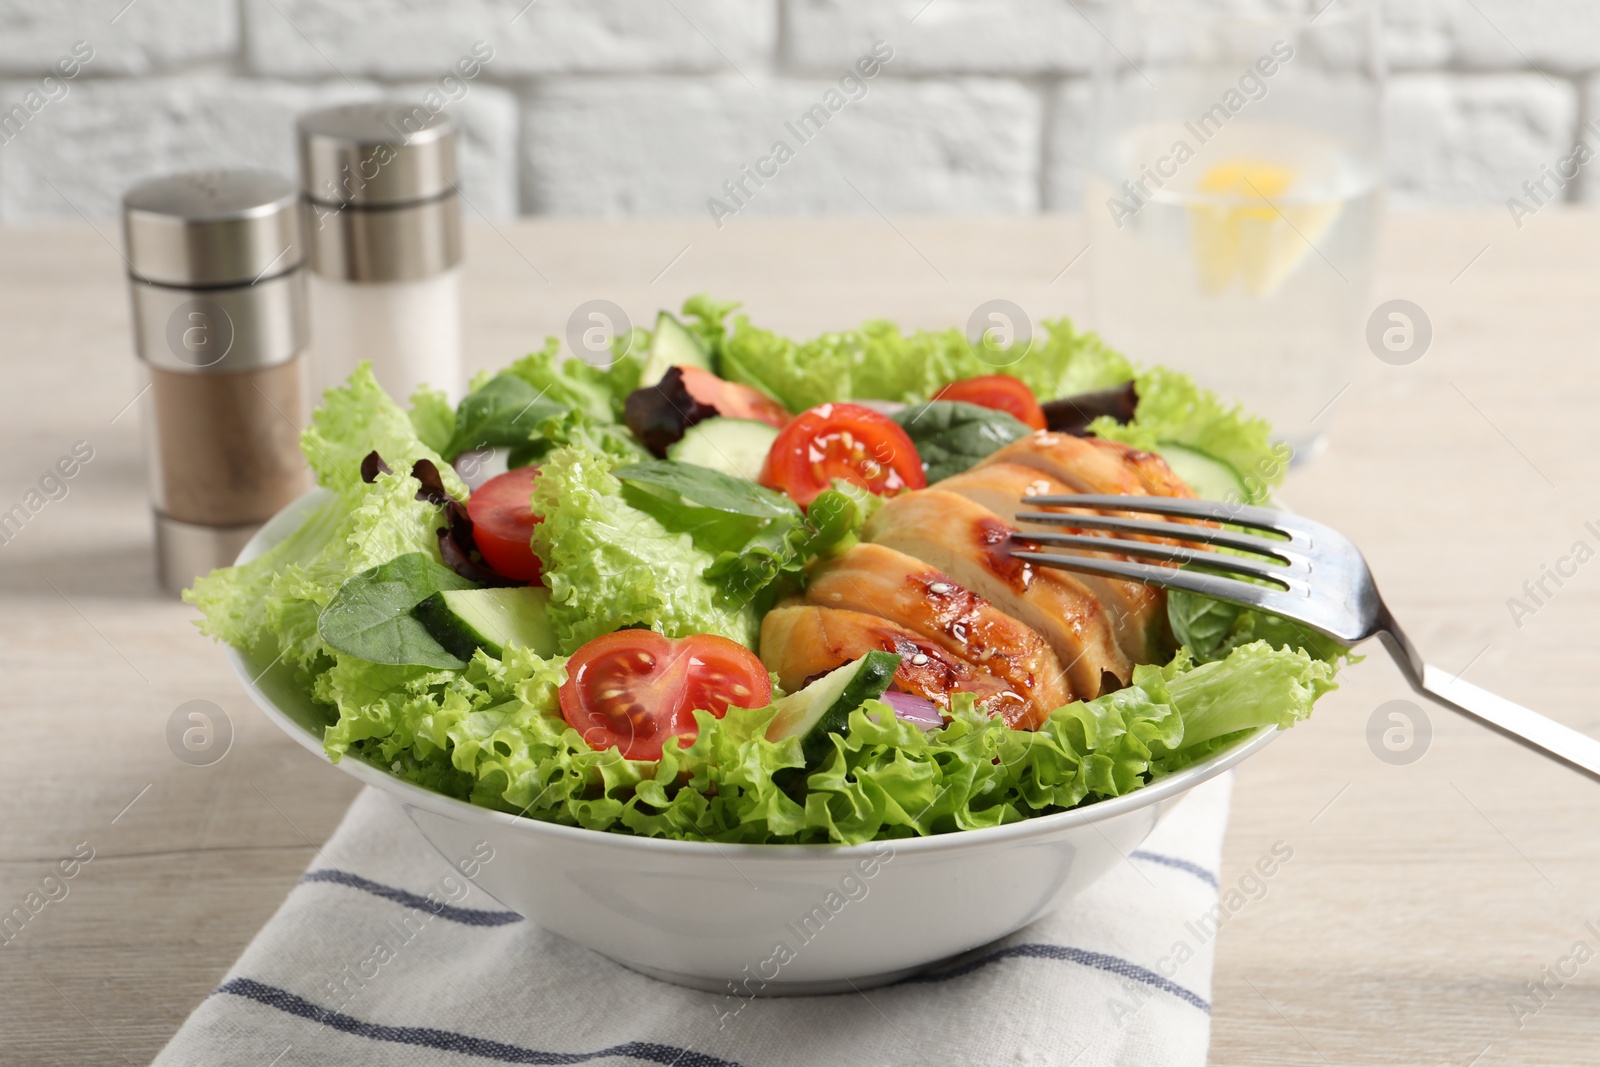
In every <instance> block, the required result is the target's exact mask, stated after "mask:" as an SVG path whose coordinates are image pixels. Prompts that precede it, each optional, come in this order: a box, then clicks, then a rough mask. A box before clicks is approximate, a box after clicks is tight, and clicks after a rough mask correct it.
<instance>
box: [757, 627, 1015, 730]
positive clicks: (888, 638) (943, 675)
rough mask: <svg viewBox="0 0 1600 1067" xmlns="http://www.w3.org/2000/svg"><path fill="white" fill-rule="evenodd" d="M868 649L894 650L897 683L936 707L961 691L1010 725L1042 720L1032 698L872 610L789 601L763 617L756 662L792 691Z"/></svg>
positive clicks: (901, 687) (858, 657) (862, 654)
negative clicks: (870, 613)
mask: <svg viewBox="0 0 1600 1067" xmlns="http://www.w3.org/2000/svg"><path fill="white" fill-rule="evenodd" d="M873 649H882V650H883V651H885V652H896V653H899V655H900V666H899V668H898V669H897V670H896V671H895V673H894V682H895V687H896V688H898V689H902V690H904V691H905V692H907V693H915V694H916V695H917V696H921V697H926V698H928V699H929V700H931V701H933V702H934V703H935V704H937V705H938V706H939V707H940V708H948V707H949V706H950V694H951V693H955V692H962V693H971V694H973V696H975V697H976V698H977V704H978V707H980V708H982V709H983V710H984V711H986V712H987V713H989V714H990V715H999V716H1000V717H1001V718H1003V719H1004V720H1005V721H1006V724H1007V725H1010V726H1023V725H1024V724H1027V725H1028V726H1030V727H1031V726H1036V725H1038V721H1040V720H1042V718H1043V716H1039V718H1038V719H1034V718H1033V716H1034V708H1033V705H1032V703H1030V702H1029V701H1028V700H1027V699H1026V698H1024V697H1023V696H1022V695H1021V694H1019V693H1016V692H1014V691H1013V690H1012V689H1011V687H1010V686H1009V685H1008V684H1007V683H1006V682H1005V681H1003V680H1001V679H1000V678H997V677H995V676H994V675H992V674H990V673H989V672H988V671H986V670H983V669H982V668H980V667H976V666H974V665H973V664H971V663H968V662H967V661H966V660H964V659H962V658H961V657H960V656H956V655H954V654H952V653H950V652H948V651H946V650H945V649H944V648H943V647H942V646H941V645H939V644H938V643H937V642H935V641H931V640H929V639H928V638H926V637H922V636H920V635H918V634H915V633H912V632H911V631H910V630H908V629H906V628H905V627H903V626H897V625H895V624H894V623H892V622H890V621H888V620H887V619H881V618H879V617H878V616H876V615H868V614H866V613H865V612H860V611H846V610H844V609H842V608H824V607H818V606H817V605H815V604H807V603H804V602H803V601H794V600H791V601H786V602H784V603H782V604H779V605H778V606H777V607H775V608H773V609H772V610H771V611H769V612H767V616H766V618H765V619H763V620H762V621H761V662H762V663H764V664H766V667H767V670H769V671H771V672H772V673H774V674H776V675H777V676H778V684H779V685H781V686H783V688H784V689H785V690H787V691H789V692H791V693H792V692H794V691H795V690H797V689H801V688H803V687H804V686H805V684H806V683H807V682H809V681H811V680H812V679H813V678H815V677H816V676H818V675H820V674H826V673H827V672H829V671H831V670H833V669H834V668H836V667H840V666H843V665H844V664H846V663H849V662H851V661H852V660H857V659H860V658H861V657H862V656H864V655H866V654H867V653H868V652H871V651H872V650H873Z"/></svg>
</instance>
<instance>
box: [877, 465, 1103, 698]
mask: <svg viewBox="0 0 1600 1067" xmlns="http://www.w3.org/2000/svg"><path fill="white" fill-rule="evenodd" d="M1036 436H1038V435H1036ZM1015 531H1016V527H1015V526H1013V525H1012V524H1011V523H1008V522H1006V521H1004V520H1002V519H1001V518H1000V517H999V516H998V515H996V514H995V513H994V512H992V511H990V510H989V509H988V508H986V507H984V506H983V505H981V504H976V503H974V502H973V501H971V500H968V499H967V498H966V497H964V496H961V495H959V494H957V493H951V492H947V491H945V490H943V489H921V490H917V491H916V492H911V493H902V494H901V495H900V496H897V497H894V498H892V499H890V500H888V501H887V502H885V504H884V505H883V507H882V508H880V509H879V510H878V511H877V513H876V514H874V515H873V516H872V518H870V519H868V520H867V524H866V527H865V528H864V530H863V534H864V536H865V538H866V539H867V540H868V541H871V542H873V543H874V544H880V545H884V546H885V547H888V548H892V549H895V550H896V551H899V552H904V553H906V554H907V555H909V556H915V557H916V558H917V559H920V560H922V561H923V562H925V563H928V564H930V565H931V566H933V567H935V568H937V569H939V570H941V571H943V572H944V573H945V574H948V575H949V576H950V577H951V578H953V579H955V581H957V582H958V583H960V584H961V585H963V586H965V587H966V588H968V589H970V590H972V591H973V592H974V593H976V594H978V595H979V596H981V597H983V598H984V599H985V600H987V601H989V602H990V603H991V604H993V605H994V606H995V607H997V608H999V609H1000V610H1001V611H1003V612H1005V613H1006V614H1007V615H1010V616H1012V617H1014V618H1016V619H1017V620H1019V621H1021V622H1022V623H1024V624H1026V625H1028V626H1031V627H1033V628H1034V629H1035V630H1037V631H1039V633H1040V635H1042V636H1043V637H1044V639H1045V640H1046V641H1047V642H1049V644H1050V647H1051V648H1052V649H1053V650H1054V651H1055V653H1056V655H1057V656H1058V657H1059V658H1060V660H1061V662H1062V664H1063V666H1065V668H1066V671H1067V677H1068V678H1069V679H1070V681H1071V684H1072V691H1073V694H1074V695H1075V696H1076V697H1078V698H1079V699H1081V700H1090V699H1092V698H1094V697H1096V696H1099V695H1100V693H1101V692H1102V690H1105V689H1110V688H1114V686H1111V685H1107V684H1105V681H1104V677H1103V676H1104V675H1106V674H1110V675H1112V676H1113V677H1114V678H1115V679H1116V683H1117V684H1118V685H1125V684H1126V683H1127V681H1128V679H1129V677H1130V676H1131V674H1132V671H1133V664H1132V662H1131V661H1130V660H1129V659H1128V657H1127V655H1126V654H1124V653H1123V651H1122V649H1121V648H1120V647H1118V645H1117V642H1116V639H1115V638H1114V637H1113V636H1112V633H1111V625H1110V622H1109V620H1108V619H1107V618H1106V610H1105V608H1104V607H1102V606H1101V604H1100V601H1099V599H1098V598H1097V597H1096V596H1095V595H1094V593H1093V592H1091V591H1090V590H1089V588H1088V587H1087V586H1085V585H1084V584H1083V583H1082V582H1080V581H1078V580H1077V578H1076V577H1074V576H1072V575H1069V574H1067V573H1065V572H1063V571H1054V570H1049V569H1045V568H1040V567H1035V566H1033V565H1032V564H1030V563H1028V562H1027V561H1026V560H1020V559H1017V558H1016V557H1015V556H1014V555H1012V553H1011V548H1010V543H1009V538H1010V536H1011V534H1012V533H1014V532H1015Z"/></svg>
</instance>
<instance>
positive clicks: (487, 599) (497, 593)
mask: <svg viewBox="0 0 1600 1067" xmlns="http://www.w3.org/2000/svg"><path fill="white" fill-rule="evenodd" d="M549 603H550V590H548V589H544V588H541V587H539V586H531V585H517V586H511V587H509V588H506V589H446V590H444V591H443V592H439V593H435V594H433V595H432V596H430V597H429V598H428V599H426V600H424V601H423V602H422V603H421V604H418V605H417V607H416V616H417V618H418V619H419V620H421V622H422V625H423V626H424V627H425V628H426V629H427V631H428V633H430V634H432V635H433V639H434V640H435V641H438V642H439V643H440V644H441V645H443V646H444V647H445V648H447V649H449V650H450V651H451V652H453V653H455V654H456V655H457V656H460V657H461V658H462V659H471V658H472V653H473V652H475V651H477V650H478V649H480V648H481V649H483V650H484V651H485V652H487V653H489V655H491V656H494V657H496V658H499V657H501V656H503V655H505V651H506V649H507V648H528V649H532V650H533V653H534V655H536V656H542V657H545V658H548V657H550V656H554V655H555V654H556V653H557V652H559V651H560V649H559V647H558V646H557V645H556V634H555V630H554V629H552V628H551V626H550V616H549V614H548V612H547V610H546V608H547V605H549Z"/></svg>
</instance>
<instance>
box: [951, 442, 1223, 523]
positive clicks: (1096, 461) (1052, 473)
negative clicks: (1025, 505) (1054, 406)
mask: <svg viewBox="0 0 1600 1067" xmlns="http://www.w3.org/2000/svg"><path fill="white" fill-rule="evenodd" d="M1007 463H1009V464H1016V465H1018V466H1022V467H1031V468H1032V469H1034V470H1036V471H1038V472H1040V473H1041V474H1043V475H1046V476H1047V477H1050V478H1054V479H1055V480H1056V481H1058V482H1060V483H1061V484H1063V485H1065V486H1067V487H1068V490H1069V491H1070V492H1075V493H1117V494H1121V495H1123V496H1181V497H1192V496H1194V490H1192V489H1190V488H1189V487H1188V485H1186V484H1185V483H1184V481H1183V479H1181V478H1179V477H1178V476H1177V475H1176V474H1174V473H1173V472H1172V469H1171V468H1170V467H1168V466H1167V461H1166V460H1164V459H1162V458H1161V457H1160V456H1158V455H1156V454H1155V453H1154V452H1141V451H1140V450H1139V449H1137V448H1130V447H1129V446H1127V445H1124V444H1119V443H1118V442H1116V441H1103V440H1101V439H1100V438H1098V437H1074V436H1073V435H1071V434H1065V433H1049V432H1043V433H1035V434H1030V435H1028V436H1027V437H1021V438H1018V439H1017V440H1015V441H1013V442H1012V443H1011V444H1009V445H1007V446H1006V447H1004V448H1002V449H1000V450H999V451H998V452H995V453H993V454H992V455H990V456H989V457H988V458H986V459H984V460H983V461H982V462H980V463H979V464H978V465H977V466H976V467H973V468H972V470H971V471H968V472H967V473H969V474H976V473H978V472H981V471H987V470H989V469H990V468H991V467H994V466H998V465H1000V464H1007ZM1098 513H1099V514H1105V515H1126V516H1130V517H1132V518H1142V519H1148V518H1150V517H1151V516H1149V515H1140V514H1136V513H1133V512H1125V511H1106V510H1104V509H1101V510H1100V511H1099V512H1098ZM1176 521H1178V522H1185V521H1194V520H1185V519H1178V520H1176ZM1132 536H1133V537H1134V538H1135V539H1136V540H1140V541H1163V542H1165V543H1168V544H1177V543H1178V542H1176V541H1170V540H1168V539H1166V538H1159V537H1148V536H1145V535H1142V534H1135V535H1132Z"/></svg>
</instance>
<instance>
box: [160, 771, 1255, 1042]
mask: <svg viewBox="0 0 1600 1067" xmlns="http://www.w3.org/2000/svg"><path fill="white" fill-rule="evenodd" d="M1230 788H1231V776H1230V775H1224V776H1222V777H1220V778H1218V779H1214V780H1213V781H1211V782H1209V783H1206V784H1205V785H1202V786H1200V787H1199V788H1197V789H1196V790H1195V791H1194V792H1193V793H1192V794H1190V796H1189V797H1188V798H1187V799H1186V800H1185V801H1184V802H1183V803H1182V804H1180V805H1179V806H1178V807H1177V808H1176V809H1175V810H1174V811H1173V812H1172V813H1171V815H1170V816H1169V817H1168V818H1167V819H1166V821H1165V822H1163V823H1162V825H1161V826H1160V827H1158V828H1157V829H1156V831H1155V833H1154V834H1152V835H1151V837H1150V838H1149V840H1148V841H1147V842H1146V843H1145V844H1144V845H1143V846H1142V847H1141V848H1140V849H1139V850H1138V851H1136V852H1134V853H1133V854H1132V855H1131V856H1129V857H1128V860H1127V862H1125V863H1122V864H1119V865H1118V866H1117V868H1116V869H1114V870H1113V871H1112V872H1111V873H1110V874H1108V875H1107V876H1106V877H1105V878H1104V879H1102V880H1101V881H1100V882H1099V883H1097V884H1096V885H1095V886H1093V887H1092V888H1091V889H1090V890H1089V891H1088V892H1086V893H1085V894H1083V895H1082V896H1080V897H1078V898H1077V899H1076V900H1075V901H1073V902H1072V903H1071V904H1070V905H1069V906H1067V907H1066V908H1063V909H1062V910H1061V911H1060V912H1059V913H1057V914H1056V915H1054V916H1051V917H1049V918H1045V919H1042V920H1040V921H1039V922H1037V923H1034V924H1033V925H1032V926H1029V927H1027V928H1026V929H1024V930H1022V931H1020V932H1018V933H1016V934H1014V935H1012V936H1011V937H1008V938H1006V939H1005V940H1004V941H1001V942H998V943H996V944H993V945H988V946H985V947H984V948H982V949H978V950H976V951H975V952H973V953H971V954H969V955H968V956H967V957H965V958H963V959H961V960H958V961H955V962H952V963H948V964H945V965H943V966H942V967H941V968H940V969H938V970H936V971H933V972H930V973H925V974H922V975H920V976H918V977H915V978H912V979H910V980H908V981H904V982H901V983H899V984H898V985H893V986H888V987H884V988H880V989H872V990H867V991H866V992H864V993H848V994H842V995H838V996H824V997H790V998H775V999H756V1000H749V1001H738V1003H737V1004H736V1005H735V1006H734V1008H733V1009H730V1008H729V1007H728V999H729V998H727V997H724V996H721V995H717V994H712V993H702V992H696V991H694V990H690V989H684V988H680V987H678V986H674V985H669V984H666V983H663V982H659V981H656V980H654V979H651V978H646V977H644V976H643V975H639V974H635V973H634V972H632V971H629V970H627V969H626V968H624V967H622V966H620V965H618V964H616V963H612V962H611V961H610V960H608V959H605V958H604V957H602V956H599V955H597V954H595V953H594V952H591V951H590V950H588V949H586V948H582V947H580V946H578V945H576V944H573V943H572V942H570V941H567V940H565V939H564V938H561V937H559V936H557V935H555V934H552V933H549V932H547V931H545V930H541V929H539V928H538V927H537V926H535V925H534V924H533V923H531V922H527V921H524V920H523V919H522V918H521V917H520V916H518V915H516V914H515V913H513V912H508V911H505V910H503V909H502V907H501V906H500V905H499V904H497V903H496V902H494V901H493V900H490V899H489V898H488V896H487V895H485V894H484V893H483V892H481V891H479V890H476V889H473V888H472V887H471V886H470V884H469V883H467V882H465V881H464V880H463V879H460V878H458V877H457V876H456V875H455V872H454V871H452V870H451V869H450V868H449V867H448V866H447V865H446V864H445V862H444V860H442V859H441V858H440V857H439V856H438V855H437V854H436V853H435V852H434V851H433V849H432V848H430V847H429V846H428V845H427V844H426V843H425V842H424V841H423V840H422V838H421V837H420V836H419V835H418V834H417V832H416V830H415V829H413V828H412V826H411V825H410V823H409V822H407V821H406V819H405V817H404V816H403V815H402V814H401V813H400V811H399V808H398V806H397V805H396V804H395V803H394V802H393V801H391V800H390V799H389V798H388V797H387V796H385V795H384V794H382V793H379V792H376V791H374V790H371V789H368V790H367V791H365V792H363V793H362V794H361V795H360V796H359V797H358V798H357V799H356V801H355V803H354V804H353V805H352V806H351V809H350V812H349V814H348V815H347V816H346V817H345V820H344V822H343V824H342V825H341V826H340V827H339V829H338V831H337V832H335V834H334V836H333V838H332V840H330V841H329V842H328V844H327V846H326V847H325V848H324V849H323V850H322V852H321V853H320V854H319V855H318V857H317V859H316V861H315V862H314V863H313V864H312V867H311V869H310V870H308V871H307V872H306V873H305V875H304V876H302V877H301V879H300V884H299V885H298V886H296V887H295V889H294V890H293V891H292V892H291V893H290V894H289V898H288V899H287V900H286V901H285V902H284V904H283V906H282V907H281V908H280V909H279V910H278V913H277V914H276V915H274V916H273V917H272V919H271V921H269V922H268V923H267V925H266V927H265V928H264V929H263V930H262V931H261V932H260V933H259V934H258V935H257V936H256V938H255V940H254V941H253V942H252V943H251V944H250V947H249V948H248V949H246V950H245V953H244V956H243V957H242V958H241V959H240V960H239V962H238V963H237V964H235V965H234V967H233V969H232V971H230V972H229V973H228V975H227V977H226V978H225V979H224V980H223V982H222V984H221V985H220V986H218V987H217V990H216V991H215V992H214V993H212V994H211V996H210V997H208V998H207V999H206V1000H205V1001H204V1002H203V1003H202V1004H201V1005H200V1006H199V1007H198V1008H197V1009H196V1010H195V1012H194V1014H193V1015H191V1016H190V1017H189V1020H188V1022H187V1023H185V1024H184V1026H183V1028H182V1029H181V1030H180V1031H179V1032H178V1034H177V1036H175V1037H174V1038H173V1039H172V1041H171V1043H170V1044H168V1045H167V1047H166V1049H164V1050H163V1051H162V1053H161V1055H160V1056H159V1057H158V1058H157V1059H156V1064H157V1065H158V1067H179V1065H183V1067H191V1065H193V1067H216V1065H218V1064H248V1065H251V1067H299V1065H305V1067H312V1065H316V1067H324V1065H329V1064H337V1065H345V1064H350V1065H369V1064H370V1065H384V1067H410V1065H414V1064H446V1065H455V1064H459V1065H461V1067H480V1065H485V1064H504V1063H530V1064H594V1065H604V1067H622V1065H629V1064H631V1065H639V1064H663V1065H677V1067H733V1065H741V1067H802V1065H813V1064H817V1065H827V1067H850V1065H857V1064H859V1065H863V1067H868V1065H870V1067H884V1065H902V1064H903V1065H906V1067H923V1065H930V1064H937V1065H940V1067H943V1065H946V1064H963V1065H964V1064H984V1065H989V1064H1002V1063H1003V1064H1051V1065H1057V1067H1066V1065H1068V1064H1072V1065H1077V1067H1103V1065H1109V1064H1119V1065H1121V1064H1129V1065H1131V1064H1138V1065H1140V1067H1149V1065H1167V1064H1183V1065H1195V1067H1199V1065H1201V1064H1204V1063H1205V1060H1206V1048H1207V1044H1208V1041H1209V1037H1210V1022H1211V965H1212V956H1213V948H1214V945H1215V938H1216V934H1217V930H1218V927H1219V926H1220V925H1221V923H1222V922H1223V921H1224V919H1225V918H1226V916H1227V914H1228V910H1227V906H1226V904H1225V903H1223V902H1219V897H1218V878H1217V868H1218V858H1219V854H1220V852H1221V847H1222V834H1223V829H1224V826H1225V825H1226V822H1227V816H1228V797H1229V791H1230Z"/></svg>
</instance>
